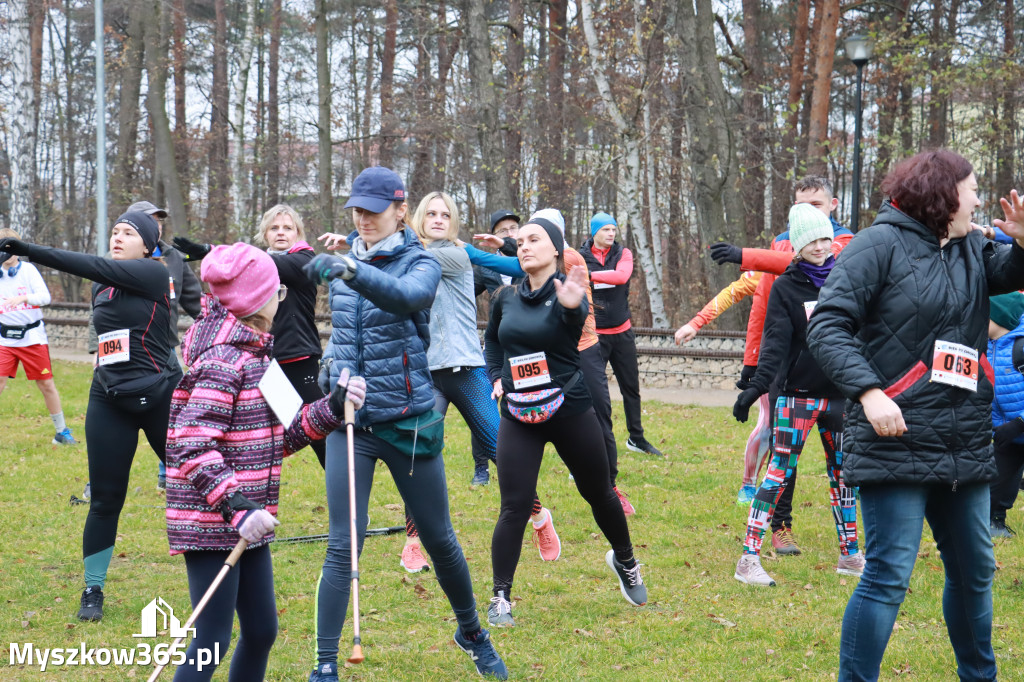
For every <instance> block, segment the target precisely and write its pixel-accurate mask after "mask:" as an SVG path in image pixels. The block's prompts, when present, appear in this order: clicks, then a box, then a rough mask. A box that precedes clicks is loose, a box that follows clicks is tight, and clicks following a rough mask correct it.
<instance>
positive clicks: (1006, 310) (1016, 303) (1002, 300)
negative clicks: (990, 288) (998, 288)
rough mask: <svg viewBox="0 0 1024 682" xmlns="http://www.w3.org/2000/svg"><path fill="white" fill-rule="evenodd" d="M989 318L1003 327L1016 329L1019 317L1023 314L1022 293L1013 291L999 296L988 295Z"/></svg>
mask: <svg viewBox="0 0 1024 682" xmlns="http://www.w3.org/2000/svg"><path fill="white" fill-rule="evenodd" d="M988 306H989V312H988V317H989V319H990V320H992V321H993V322H995V323H996V324H998V325H999V326H1000V327H1002V328H1003V329H1010V330H1013V329H1016V328H1017V326H1018V325H1019V324H1020V317H1021V315H1024V294H1022V293H1020V292H1019V291H1014V292H1011V293H1009V294H1002V295H1001V296H990V297H989V299H988Z"/></svg>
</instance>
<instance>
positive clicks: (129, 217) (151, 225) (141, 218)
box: [114, 211, 160, 256]
mask: <svg viewBox="0 0 1024 682" xmlns="http://www.w3.org/2000/svg"><path fill="white" fill-rule="evenodd" d="M118 223H124V224H125V225H131V226H132V227H133V228H135V231H136V232H138V233H139V236H140V237H142V243H143V244H145V245H146V250H147V251H149V255H150V256H152V255H153V253H154V252H155V251H156V242H157V240H158V239H159V238H160V226H159V225H157V224H156V220H154V219H153V218H152V217H151V216H148V215H146V214H145V213H143V212H142V211H128V212H127V213H122V214H121V217H120V218H118V219H117V220H115V221H114V224H115V225H117V224H118Z"/></svg>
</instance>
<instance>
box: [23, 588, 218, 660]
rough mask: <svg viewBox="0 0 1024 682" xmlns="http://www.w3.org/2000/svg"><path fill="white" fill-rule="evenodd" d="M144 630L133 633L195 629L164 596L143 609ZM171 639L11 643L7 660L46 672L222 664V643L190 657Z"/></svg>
mask: <svg viewBox="0 0 1024 682" xmlns="http://www.w3.org/2000/svg"><path fill="white" fill-rule="evenodd" d="M141 620H142V628H141V630H142V631H141V632H139V633H138V634H134V635H132V637H136V638H151V637H157V636H159V635H158V633H160V632H161V631H166V633H167V635H168V636H169V637H170V638H171V639H172V640H173V639H175V638H178V637H181V638H183V639H187V638H188V636H189V634H191V635H192V636H193V637H195V634H196V629H195V628H188V629H187V630H186V629H185V628H183V627H182V626H181V621H179V620H178V618H177V617H176V616H175V615H174V609H172V608H171V605H170V604H168V603H167V602H165V601H164V600H163V599H162V598H161V597H157V598H156V599H154V600H153V601H151V602H149V603H148V604H146V606H145V608H143V609H142V618H141ZM171 644H172V642H160V643H159V644H155V645H154V644H150V643H149V642H139V643H138V644H136V645H135V646H132V647H120V648H115V647H90V646H87V645H86V643H85V642H82V643H81V644H80V645H79V646H78V647H59V648H56V647H39V646H36V645H35V643H33V642H11V649H10V654H9V657H8V660H7V664H8V665H9V666H15V665H20V666H32V667H38V668H39V671H40V672H45V671H46V669H47V668H48V667H61V666H64V667H72V666H109V665H116V666H128V665H140V666H153V665H174V666H178V665H184V664H185V663H188V664H189V665H194V666H196V670H197V671H202V670H203V668H205V667H207V666H211V665H213V666H216V665H219V664H220V656H221V652H220V643H219V642H216V643H214V647H213V649H197V650H196V652H195V655H194V657H192V656H188V655H187V654H186V652H185V649H184V644H182V645H179V646H178V647H176V648H174V649H173V650H172V649H171Z"/></svg>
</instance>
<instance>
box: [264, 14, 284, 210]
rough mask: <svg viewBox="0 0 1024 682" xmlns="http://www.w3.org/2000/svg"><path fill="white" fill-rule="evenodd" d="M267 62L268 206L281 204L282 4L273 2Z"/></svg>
mask: <svg viewBox="0 0 1024 682" xmlns="http://www.w3.org/2000/svg"><path fill="white" fill-rule="evenodd" d="M270 11H271V17H270V53H269V55H268V62H267V71H269V73H268V74H267V158H266V167H267V205H268V206H273V205H274V204H278V203H280V201H281V118H280V110H279V106H280V105H279V99H278V92H277V89H278V88H277V79H278V74H279V72H280V70H281V0H273V5H272V7H271V10H270Z"/></svg>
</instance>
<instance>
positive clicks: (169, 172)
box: [145, 0, 188, 238]
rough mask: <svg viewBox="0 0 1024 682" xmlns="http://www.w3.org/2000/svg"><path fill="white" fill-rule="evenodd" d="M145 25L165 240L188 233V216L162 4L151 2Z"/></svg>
mask: <svg viewBox="0 0 1024 682" xmlns="http://www.w3.org/2000/svg"><path fill="white" fill-rule="evenodd" d="M149 5H150V6H149V11H148V12H147V17H148V21H147V22H146V50H145V52H146V76H147V80H148V81H149V90H148V92H147V93H146V110H147V111H148V112H149V118H150V122H151V125H152V129H153V147H154V149H155V151H156V159H157V162H156V166H157V168H158V169H159V170H160V182H161V185H162V187H163V192H164V197H165V200H166V203H167V210H168V212H169V213H170V218H169V220H170V225H171V228H172V229H171V230H166V228H165V232H164V234H165V238H167V237H169V236H170V234H171V233H174V234H179V235H185V234H187V233H188V214H187V212H186V210H185V198H184V195H183V194H182V191H181V184H180V183H179V180H178V169H177V167H176V163H175V160H174V139H173V138H172V137H171V122H170V119H169V118H168V117H167V52H168V47H169V45H168V31H167V30H166V27H167V25H168V22H167V21H163V20H162V19H164V18H165V17H163V11H164V10H163V1H162V0H151V1H150V3H149Z"/></svg>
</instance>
